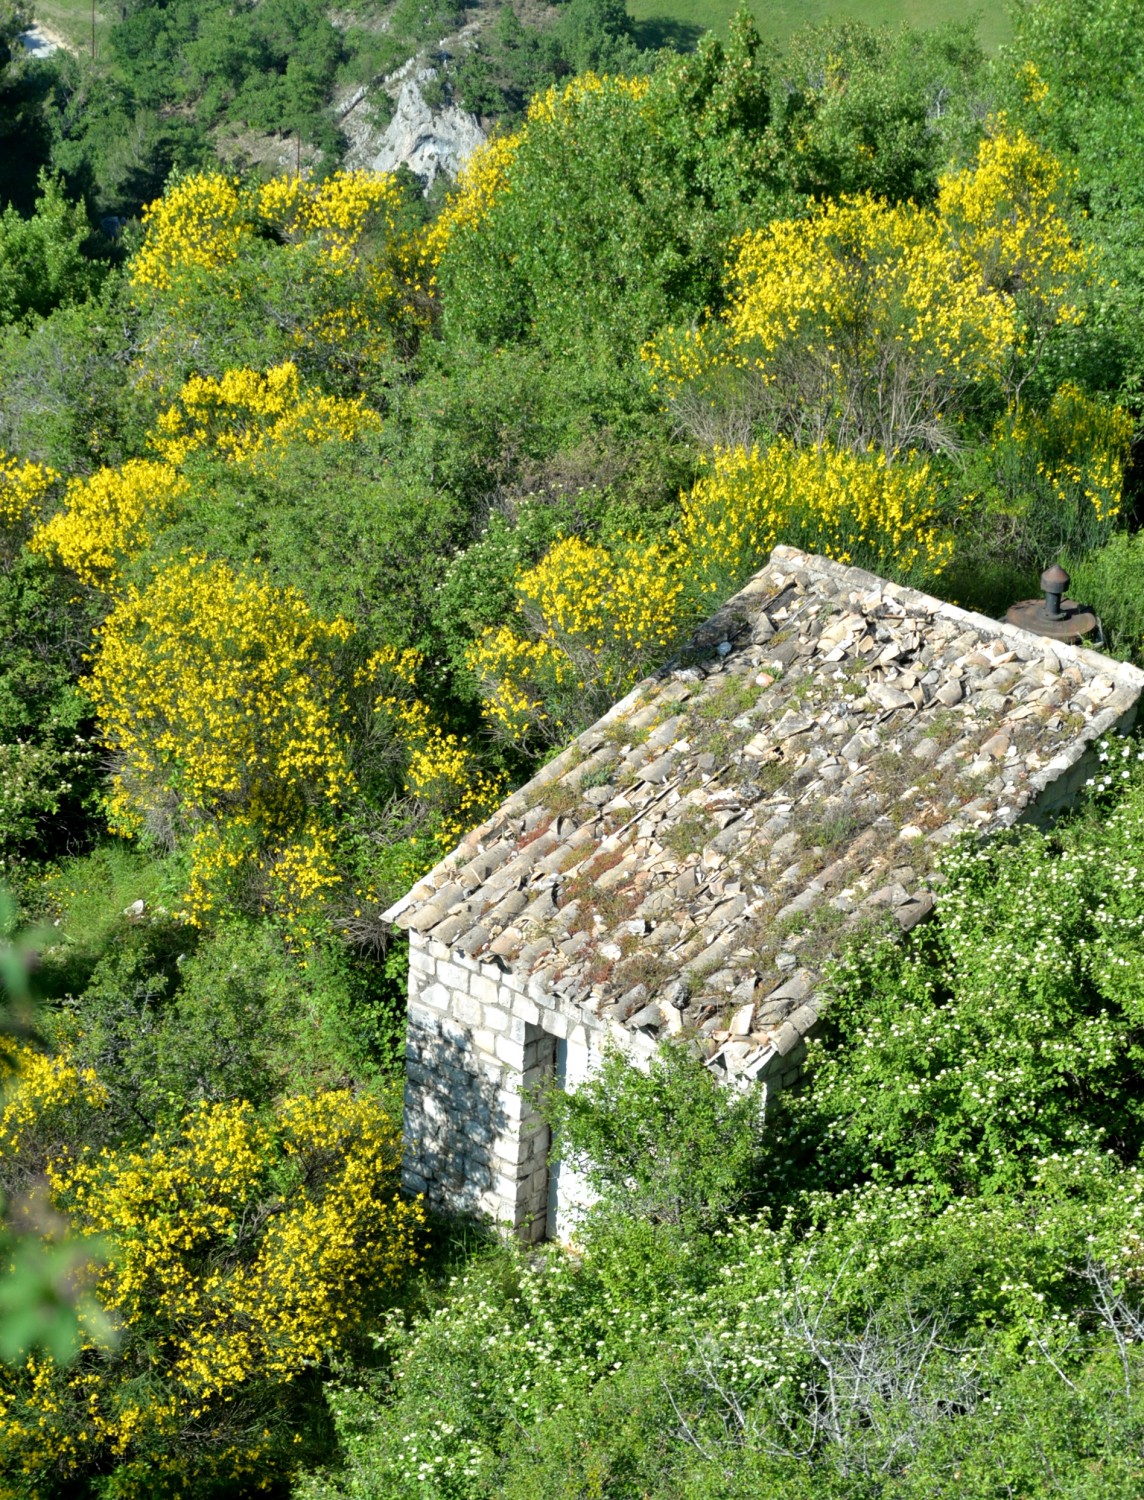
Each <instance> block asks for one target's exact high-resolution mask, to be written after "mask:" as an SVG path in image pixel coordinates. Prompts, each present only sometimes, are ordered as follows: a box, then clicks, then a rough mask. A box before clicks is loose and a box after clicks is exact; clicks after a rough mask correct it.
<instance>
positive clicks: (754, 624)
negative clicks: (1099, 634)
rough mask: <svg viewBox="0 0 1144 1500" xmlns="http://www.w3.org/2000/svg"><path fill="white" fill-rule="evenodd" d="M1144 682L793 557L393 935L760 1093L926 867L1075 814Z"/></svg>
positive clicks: (1076, 653)
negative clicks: (823, 991)
mask: <svg viewBox="0 0 1144 1500" xmlns="http://www.w3.org/2000/svg"><path fill="white" fill-rule="evenodd" d="M1142 688H1144V673H1142V672H1140V671H1138V670H1137V669H1136V668H1134V667H1131V666H1128V665H1126V664H1123V663H1119V662H1116V661H1113V660H1112V659H1110V658H1109V657H1106V656H1103V655H1101V654H1099V653H1097V652H1095V651H1092V650H1088V649H1084V648H1080V647H1073V646H1068V645H1063V644H1060V643H1058V642H1053V641H1049V640H1045V639H1042V638H1041V637H1039V636H1035V635H1032V634H1030V633H1028V632H1026V631H1023V630H1019V629H1017V628H1015V627H1013V626H1011V625H1007V624H1004V623H1000V622H998V621H996V620H990V619H987V618H985V617H984V616H982V615H977V614H971V613H969V612H968V611H966V610H962V609H959V608H957V607H956V606H954V605H951V604H946V603H943V602H942V601H940V600H938V599H935V598H931V597H930V596H929V595H926V594H922V593H919V592H918V591H916V590H913V589H907V588H903V587H901V586H898V585H895V584H892V583H887V582H886V581H885V580H883V579H879V578H877V577H875V576H874V575H873V574H870V573H866V572H863V571H862V570H860V569H857V568H849V567H845V566H843V565H841V564H838V563H835V562H831V561H830V560H828V559H826V558H822V557H815V556H810V555H808V554H806V553H803V552H799V551H797V550H795V549H794V548H790V547H776V548H775V550H774V552H773V553H772V555H771V559H770V562H769V563H768V564H767V566H766V567H765V568H763V569H762V571H761V572H759V573H758V574H756V576H755V577H754V578H753V579H752V580H751V581H750V583H749V584H748V585H747V586H746V588H744V589H743V590H742V591H741V592H740V593H738V594H737V595H735V596H734V598H732V599H731V600H729V601H728V603H727V604H726V605H724V607H723V608H722V609H721V610H720V611H719V612H718V613H717V614H716V615H715V616H714V617H713V618H712V619H711V620H709V621H708V622H707V623H706V624H705V625H704V626H703V627H701V629H700V630H699V631H698V632H697V633H696V635H695V637H694V638H693V639H692V641H691V642H690V644H689V647H688V648H687V650H686V651H685V652H684V653H683V654H682V656H681V658H680V659H679V660H678V661H676V662H675V663H673V664H672V665H671V666H669V667H667V668H665V669H664V670H663V671H661V672H659V673H657V674H656V675H655V676H653V677H650V678H647V679H645V680H644V681H643V682H641V683H640V684H639V685H638V686H637V687H636V688H634V689H633V691H632V692H631V693H629V694H628V696H627V697H626V698H624V699H623V700H622V702H620V703H617V704H616V706H615V707H614V708H612V709H611V710H610V711H609V712H608V713H607V714H606V715H605V716H604V717H603V718H602V719H600V720H599V721H598V722H597V723H596V724H594V725H593V726H592V727H591V728H590V729H588V730H586V731H585V732H584V733H583V734H581V735H580V736H578V737H577V738H576V739H575V740H574V741H573V742H572V743H571V744H570V745H569V746H568V747H567V748H566V749H565V750H564V751H563V752H562V753H561V754H560V755H559V756H558V757H557V758H556V759H555V760H553V761H552V762H550V763H549V765H547V766H546V767H545V768H544V769H543V770H542V771H541V772H540V773H539V774H538V775H537V776H536V777H534V778H533V780H532V781H530V782H529V783H528V784H527V785H526V786H524V787H522V788H521V789H520V790H519V791H518V792H516V793H515V794H514V795H513V796H512V797H510V798H509V799H508V801H507V802H505V803H504V805H503V806H502V807H501V808H500V809H499V810H498V811H497V812H496V814H495V815H494V816H493V817H492V818H490V819H489V820H488V821H487V822H486V823H484V824H482V825H481V826H480V827H479V828H476V829H474V830H473V832H472V833H470V834H469V835H468V837H467V838H465V839H464V840H463V842H462V843H461V844H460V846H459V847H458V848H457V849H456V850H455V851H454V852H453V853H452V854H451V855H450V856H449V857H448V858H446V859H445V860H443V861H442V862H441V863H440V864H439V865H438V866H437V867H436V868H435V869H434V870H432V871H431V872H430V873H429V874H428V875H427V876H426V877H425V878H424V879H423V880H422V881H420V882H419V883H418V885H417V886H415V887H414V889H413V890H412V891H410V892H409V894H408V895H407V896H405V897H404V898H403V899H402V900H401V901H399V902H398V903H397V904H396V905H395V906H394V907H392V908H391V909H390V911H389V912H388V913H387V914H386V915H387V917H388V919H389V920H391V921H393V922H395V923H396V925H397V926H399V927H404V928H408V929H411V930H412V931H413V932H416V933H422V934H426V935H427V936H429V937H432V938H433V939H435V940H437V941H438V942H440V943H442V944H444V945H446V946H447V947H450V948H452V949H454V950H457V951H460V952H463V953H465V954H466V955H468V956H469V957H470V958H472V959H475V960H476V961H478V962H485V963H489V964H491V965H495V966H496V967H497V968H498V969H499V970H501V971H502V972H504V971H510V972H511V973H512V974H513V975H514V977H515V978H516V979H517V980H518V981H528V984H529V987H530V988H531V987H532V986H534V985H540V986H543V987H544V988H545V989H547V990H549V991H552V992H555V993H557V994H559V995H561V996H563V997H564V998H565V999H566V1000H567V1001H568V1002H570V1003H572V1004H573V1005H576V1006H581V1007H583V1008H584V1009H585V1010H587V1011H589V1012H590V1013H591V1014H592V1016H593V1017H596V1018H603V1019H604V1020H605V1021H607V1022H608V1023H610V1026H611V1027H612V1028H613V1029H615V1030H616V1031H617V1032H618V1033H619V1034H620V1035H621V1036H626V1037H627V1038H628V1039H630V1038H632V1037H633V1036H634V1035H636V1034H642V1035H643V1036H644V1037H645V1038H648V1039H651V1040H656V1039H659V1038H661V1037H663V1036H668V1035H675V1034H678V1033H681V1032H686V1033H688V1034H692V1035H695V1036H696V1037H697V1038H698V1039H699V1040H700V1043H701V1045H702V1046H703V1049H704V1051H705V1052H706V1054H707V1055H708V1057H709V1060H710V1062H711V1064H712V1066H713V1067H714V1068H716V1069H725V1070H726V1072H727V1073H728V1074H730V1075H732V1076H735V1077H739V1078H751V1077H754V1076H758V1075H759V1074H760V1073H762V1072H764V1071H765V1070H767V1068H768V1065H769V1064H773V1063H774V1062H775V1061H776V1059H781V1058H783V1057H785V1056H786V1055H787V1054H789V1053H790V1052H791V1051H792V1050H793V1049H794V1048H796V1047H797V1046H798V1045H799V1043H800V1042H801V1040H802V1039H803V1038H804V1037H805V1036H806V1034H807V1033H808V1032H809V1031H810V1030H811V1028H812V1027H813V1026H814V1025H815V1024H816V1023H817V1021H818V1019H819V1016H818V1007H817V1002H816V987H817V981H818V975H819V972H820V970H821V967H822V964H823V963H824V962H825V961H826V960H827V959H829V958H830V957H831V955H832V954H833V953H835V952H836V951H837V950H838V948H839V946H840V944H841V942H842V941H844V940H845V938H846V937H847V936H849V935H850V934H852V933H854V932H855V931H856V930H857V929H858V928H860V927H861V926H863V925H867V924H879V923H882V924H886V925H889V926H891V927H892V928H896V929H898V930H902V931H907V930H909V928H911V927H912V926H913V925H915V923H916V922H917V921H919V920H920V919H921V918H922V917H924V916H925V915H926V914H927V913H928V912H929V910H930V909H931V907H932V906H933V902H934V889H935V887H936V886H937V884H938V882H939V877H934V876H932V874H931V872H932V867H933V862H934V858H935V856H936V854H937V852H938V851H939V850H940V849H941V848H942V847H943V846H944V845H946V844H948V843H949V842H950V840H951V839H954V838H955V837H957V836H958V835H959V834H962V833H967V832H968V833H977V834H989V833H992V832H995V831H997V830H999V829H1002V828H1005V827H1008V826H1009V825H1011V824H1013V823H1015V822H1016V821H1018V820H1019V819H1021V818H1023V817H1029V816H1030V815H1031V814H1032V813H1033V809H1034V807H1035V808H1036V809H1037V810H1038V811H1044V810H1045V809H1047V808H1048V807H1049V806H1050V805H1053V804H1056V803H1060V802H1063V801H1065V800H1067V798H1068V797H1069V796H1070V795H1071V794H1072V792H1074V791H1075V789H1076V783H1077V782H1078V781H1079V780H1081V779H1083V777H1084V775H1085V774H1086V771H1085V758H1086V754H1087V752H1089V750H1090V749H1091V747H1092V745H1093V743H1094V741H1095V740H1097V739H1098V738H1099V737H1100V736H1101V735H1103V734H1106V733H1109V732H1110V731H1113V730H1115V729H1119V728H1124V727H1126V726H1127V725H1128V724H1129V723H1131V720H1132V717H1133V715H1134V713H1135V707H1136V702H1137V699H1138V697H1139V695H1140V692H1141V689H1142Z"/></svg>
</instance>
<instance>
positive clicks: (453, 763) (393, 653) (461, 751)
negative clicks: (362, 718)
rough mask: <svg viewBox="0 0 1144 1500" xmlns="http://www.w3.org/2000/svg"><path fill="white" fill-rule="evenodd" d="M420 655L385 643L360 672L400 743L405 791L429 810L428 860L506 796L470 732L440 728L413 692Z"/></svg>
mask: <svg viewBox="0 0 1144 1500" xmlns="http://www.w3.org/2000/svg"><path fill="white" fill-rule="evenodd" d="M424 660H425V658H424V655H423V653H422V652H420V651H415V650H406V651H397V650H395V649H394V648H393V647H391V646H384V647H382V649H381V650H380V651H378V652H375V653H374V655H373V656H372V657H371V658H370V659H369V661H368V662H367V663H366V665H365V667H364V668H363V669H362V671H361V673H359V678H360V679H361V680H362V681H372V682H375V683H378V684H380V686H381V691H380V692H379V694H378V696H377V698H376V700H375V702H374V711H375V713H378V714H381V715H382V716H383V717H384V718H385V719H386V720H388V722H389V724H390V726H391V727H392V729H393V732H394V734H395V737H396V739H397V741H398V743H399V745H400V746H401V749H402V753H403V757H404V765H405V770H404V780H405V792H406V795H407V796H409V797H410V798H412V799H413V801H414V803H415V804H417V805H418V806H419V807H421V808H422V809H424V811H425V813H426V814H427V816H428V820H429V837H428V839H427V840H426V841H425V844H424V855H425V859H426V860H428V861H429V863H432V862H434V859H435V857H438V856H439V855H441V854H445V853H448V852H449V850H451V849H452V848H454V847H455V845H456V844H457V843H458V842H459V841H460V839H461V838H463V837H464V835H465V834H466V833H467V832H468V831H469V829H470V828H472V827H473V826H474V825H475V824H477V823H479V822H481V820H482V819H483V818H485V817H487V816H488V815H489V813H491V812H492V811H493V809H494V808H495V807H496V806H497V805H498V803H500V802H502V801H503V800H504V796H505V792H506V790H507V782H506V778H505V776H504V775H503V773H500V772H494V771H489V770H488V769H486V768H485V767H484V766H483V765H482V764H481V759H480V756H479V754H478V752H477V749H476V747H475V746H474V745H473V742H472V740H471V739H470V738H469V737H468V736H465V735H458V734H454V733H451V732H450V731H448V730H445V729H443V728H442V727H441V725H440V724H438V723H437V721H436V720H435V719H434V717H433V712H432V709H431V708H430V707H429V705H428V703H426V702H425V700H424V699H423V698H420V697H418V696H417V694H416V683H417V677H418V674H419V673H420V671H421V669H422V667H423V665H424Z"/></svg>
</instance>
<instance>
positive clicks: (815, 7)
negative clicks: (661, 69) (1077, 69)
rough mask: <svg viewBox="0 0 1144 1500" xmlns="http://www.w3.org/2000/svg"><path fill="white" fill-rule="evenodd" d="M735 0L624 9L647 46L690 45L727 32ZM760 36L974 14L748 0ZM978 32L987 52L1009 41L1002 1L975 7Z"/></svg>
mask: <svg viewBox="0 0 1144 1500" xmlns="http://www.w3.org/2000/svg"><path fill="white" fill-rule="evenodd" d="M738 6H739V0H628V14H629V15H630V16H631V18H632V20H633V21H634V22H635V23H636V27H637V35H638V37H639V40H640V42H641V43H642V45H643V46H645V47H655V46H661V47H670V46H678V45H684V46H688V45H694V43H695V42H696V41H698V39H699V37H700V36H701V35H702V34H703V32H705V31H717V32H719V34H720V35H726V32H727V25H728V23H729V21H730V19H731V17H732V16H733V15H734V14H735V11H736V10H737V9H738ZM751 10H752V11H753V13H754V16H755V20H756V21H757V22H758V25H759V29H760V31H761V32H762V33H763V35H764V36H766V37H770V38H771V39H772V40H774V41H776V42H778V43H780V44H782V43H785V42H786V41H787V40H788V39H789V38H790V36H791V33H792V32H795V31H798V30H800V29H801V28H802V27H803V26H816V25H820V24H821V23H822V22H824V21H865V22H867V23H868V24H869V25H871V26H903V25H905V26H919V27H934V26H942V25H944V24H945V23H946V22H947V21H964V20H967V19H973V17H974V14H975V12H974V10H973V9H967V8H966V7H965V6H964V5H960V4H958V0H751ZM976 18H977V33H978V36H979V37H980V38H981V44H982V46H983V47H985V49H986V50H987V51H990V52H994V51H996V50H997V48H998V47H999V46H1000V45H1001V43H1002V42H1006V41H1008V40H1009V37H1010V35H1011V28H1010V25H1009V17H1008V14H1007V12H1006V10H1005V8H1004V6H1002V5H1000V4H998V3H997V0H992V3H991V4H988V5H983V6H981V7H979V8H978V9H977V10H976Z"/></svg>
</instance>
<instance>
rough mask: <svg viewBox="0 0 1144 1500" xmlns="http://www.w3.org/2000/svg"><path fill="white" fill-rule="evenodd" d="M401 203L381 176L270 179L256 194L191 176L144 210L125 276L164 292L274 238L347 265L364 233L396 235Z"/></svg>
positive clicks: (233, 181) (388, 178)
mask: <svg viewBox="0 0 1144 1500" xmlns="http://www.w3.org/2000/svg"><path fill="white" fill-rule="evenodd" d="M400 203H401V195H400V191H399V189H398V187H397V182H396V180H395V178H394V177H393V176H392V174H390V173H387V172H336V173H334V174H333V176H332V177H329V178H327V179H326V180H325V181H324V182H321V183H313V182H309V181H305V180H303V179H300V178H297V177H276V178H273V179H272V180H271V181H270V182H268V183H265V184H263V185H262V186H261V187H258V186H253V185H246V184H244V183H243V182H242V181H241V179H239V178H237V177H227V176H225V175H224V174H222V173H220V172H201V173H194V174H192V175H190V176H187V177H184V178H182V179H181V180H180V181H178V182H175V183H173V184H172V185H171V186H170V187H169V188H168V189H167V190H166V192H165V193H164V194H163V196H162V197H161V198H157V199H156V200H155V201H154V202H153V203H149V204H148V205H147V206H146V207H145V208H144V210H143V231H144V237H143V244H142V245H141V246H140V248H139V250H138V251H137V252H136V254H135V255H134V256H133V257H132V259H131V262H130V265H129V267H128V272H129V275H130V277H131V281H132V284H133V285H134V286H136V287H139V288H144V287H149V288H152V289H155V290H158V291H168V290H170V288H171V287H172V286H173V285H174V284H175V283H176V281H177V280H178V278H179V277H180V275H182V274H183V273H184V272H185V271H187V270H192V269H197V270H206V271H217V270H220V269H221V268H223V267H224V266H227V265H229V264H232V263H233V262H234V261H236V260H237V259H238V257H239V255H240V254H241V253H242V251H243V249H244V248H249V246H250V245H251V244H253V242H254V241H255V240H257V239H258V238H265V237H266V236H267V235H268V234H272V233H273V234H277V235H278V236H280V237H281V238H282V239H284V240H286V242H287V243H288V244H289V245H292V246H298V245H302V244H305V243H307V242H308V241H311V240H316V241H317V242H318V243H319V245H320V247H321V249H322V252H323V254H324V255H325V257H326V259H327V260H328V261H329V262H331V263H332V264H336V265H345V264H347V263H349V262H350V261H351V260H353V259H355V258H357V257H358V256H359V255H361V254H362V253H363V251H364V244H363V242H364V239H365V236H366V233H367V231H370V232H372V231H377V232H379V233H389V234H392V233H394V232H395V231H396V227H397V221H396V211H397V209H398V207H399V206H400Z"/></svg>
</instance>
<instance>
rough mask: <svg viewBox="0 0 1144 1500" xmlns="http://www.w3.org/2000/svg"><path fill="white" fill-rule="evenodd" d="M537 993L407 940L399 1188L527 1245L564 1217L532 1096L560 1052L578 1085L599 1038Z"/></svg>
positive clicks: (575, 1010) (576, 1011) (456, 955)
mask: <svg viewBox="0 0 1144 1500" xmlns="http://www.w3.org/2000/svg"><path fill="white" fill-rule="evenodd" d="M533 989H535V990H536V993H535V994H529V993H528V990H527V989H526V987H525V985H524V984H523V983H521V982H520V981H517V980H515V979H514V978H513V976H512V975H510V974H506V973H504V972H503V971H501V970H500V969H499V968H498V967H497V966H496V965H495V964H488V963H479V962H477V961H476V960H474V959H471V958H468V957H467V956H466V955H465V954H463V953H460V952H457V951H454V950H451V949H449V948H448V947H446V946H445V945H444V944H443V943H440V942H437V941H436V940H434V939H432V938H426V937H423V936H421V935H419V934H417V933H411V934H410V952H409V1010H408V1026H407V1032H406V1054H405V1055H406V1083H405V1185H406V1187H407V1188H408V1189H409V1190H410V1191H411V1192H416V1193H423V1194H424V1195H425V1199H426V1202H427V1203H428V1204H429V1205H430V1207H432V1208H437V1209H442V1210H447V1211H449V1212H451V1213H456V1212H470V1213H475V1214H480V1215H483V1216H486V1217H488V1218H491V1219H492V1220H494V1221H495V1222H496V1223H498V1224H502V1225H504V1226H506V1227H511V1229H512V1230H513V1232H514V1233H516V1234H517V1235H519V1236H520V1237H521V1238H522V1239H525V1240H529V1241H535V1240H540V1239H543V1238H545V1236H546V1235H549V1234H553V1233H555V1232H558V1228H559V1210H560V1209H561V1208H563V1207H564V1206H565V1205H562V1204H557V1203H555V1202H554V1201H551V1197H552V1195H550V1192H549V1185H550V1184H549V1168H548V1151H549V1145H550V1140H549V1132H548V1128H547V1126H546V1125H545V1124H544V1122H543V1120H542V1119H541V1118H540V1116H539V1114H538V1113H537V1111H536V1109H535V1106H534V1104H533V1103H532V1101H531V1099H530V1097H529V1095H530V1092H531V1091H532V1090H533V1089H534V1088H536V1087H537V1086H538V1085H541V1084H543V1083H544V1082H545V1081H546V1080H548V1079H550V1078H551V1077H553V1076H554V1074H555V1072H556V1069H557V1050H558V1048H562V1049H564V1051H565V1053H566V1052H567V1051H568V1049H571V1050H572V1051H573V1052H574V1053H576V1054H577V1057H578V1066H576V1067H574V1068H573V1069H572V1072H573V1073H574V1074H576V1075H577V1076H580V1075H582V1074H583V1073H584V1072H586V1071H587V1068H588V1066H590V1061H589V1060H590V1058H591V1057H592V1056H593V1055H594V1054H595V1053H596V1052H597V1051H598V1049H599V1046H600V1043H601V1041H602V1038H603V1027H602V1026H594V1025H592V1022H591V1018H590V1017H586V1016H585V1014H584V1012H583V1010H582V1009H581V1008H580V1007H579V1006H574V1005H572V1004H571V1003H569V1002H567V1001H562V1000H561V998H560V996H558V995H556V994H553V993H551V992H550V991H548V990H546V989H545V988H544V987H543V986H540V985H533ZM562 1071H563V1070H562Z"/></svg>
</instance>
